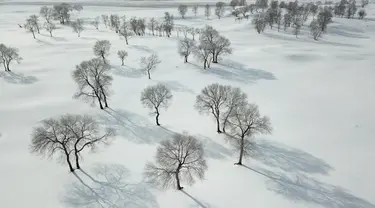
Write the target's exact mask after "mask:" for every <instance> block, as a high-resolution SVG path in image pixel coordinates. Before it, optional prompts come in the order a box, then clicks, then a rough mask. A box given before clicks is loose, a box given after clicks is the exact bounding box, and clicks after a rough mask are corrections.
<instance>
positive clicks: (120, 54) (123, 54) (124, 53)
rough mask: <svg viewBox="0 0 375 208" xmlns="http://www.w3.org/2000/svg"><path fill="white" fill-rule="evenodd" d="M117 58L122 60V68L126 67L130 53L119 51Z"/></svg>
mask: <svg viewBox="0 0 375 208" xmlns="http://www.w3.org/2000/svg"><path fill="white" fill-rule="evenodd" d="M117 56H118V57H119V58H120V60H121V66H124V60H125V58H126V57H127V56H128V52H126V51H124V50H119V51H118V52H117Z"/></svg>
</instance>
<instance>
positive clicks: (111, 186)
mask: <svg viewBox="0 0 375 208" xmlns="http://www.w3.org/2000/svg"><path fill="white" fill-rule="evenodd" d="M92 172H93V175H90V174H89V173H87V172H86V171H84V170H77V171H76V172H75V173H74V175H75V177H76V178H77V180H78V181H77V182H74V183H73V184H72V185H71V186H69V188H68V190H67V192H66V195H65V197H64V198H63V200H62V202H63V203H64V204H65V205H66V206H68V207H77V208H79V207H82V208H83V207H85V208H87V207H90V208H96V207H98V208H123V207H130V208H136V207H137V208H154V207H159V206H158V203H157V202H156V199H155V197H154V196H153V194H152V193H151V192H150V191H148V188H147V186H145V185H143V184H141V183H138V184H132V183H129V182H128V181H127V180H126V179H127V178H128V177H129V176H130V175H129V171H128V170H127V169H126V168H125V167H124V166H122V165H113V164H112V165H105V164H98V165H96V166H95V167H94V169H93V170H92Z"/></svg>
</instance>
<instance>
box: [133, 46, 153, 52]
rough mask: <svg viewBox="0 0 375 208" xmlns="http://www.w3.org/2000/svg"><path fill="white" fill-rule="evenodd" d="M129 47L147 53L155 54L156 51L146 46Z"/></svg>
mask: <svg viewBox="0 0 375 208" xmlns="http://www.w3.org/2000/svg"><path fill="white" fill-rule="evenodd" d="M129 47H130V48H133V49H136V50H139V51H142V52H146V53H155V51H154V50H152V49H151V48H149V47H147V46H144V45H131V46H129Z"/></svg>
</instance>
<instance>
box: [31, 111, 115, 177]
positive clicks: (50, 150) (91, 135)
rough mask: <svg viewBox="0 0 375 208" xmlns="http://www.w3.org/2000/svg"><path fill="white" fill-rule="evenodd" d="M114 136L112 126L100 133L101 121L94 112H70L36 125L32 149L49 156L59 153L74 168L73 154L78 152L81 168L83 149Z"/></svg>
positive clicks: (76, 154)
mask: <svg viewBox="0 0 375 208" xmlns="http://www.w3.org/2000/svg"><path fill="white" fill-rule="evenodd" d="M112 136H114V131H113V130H112V129H106V131H105V134H100V129H99V125H98V123H97V122H96V121H95V120H94V118H92V117H90V116H86V115H85V116H80V115H71V114H67V115H63V116H61V117H60V118H58V119H54V118H50V119H45V120H43V121H42V122H41V125H40V126H39V127H36V128H34V130H33V133H32V139H31V145H30V150H31V152H33V153H37V154H40V155H43V156H48V157H52V156H53V155H55V154H59V156H60V158H61V159H63V158H65V161H66V162H67V163H68V166H69V170H70V171H71V172H73V171H74V168H73V166H72V162H71V157H72V155H74V156H75V161H76V168H77V169H80V165H79V159H80V158H81V155H80V153H81V152H82V151H83V150H84V149H87V148H89V149H91V150H94V149H95V148H96V146H97V145H98V144H99V143H104V144H105V143H107V141H108V139H109V138H110V137H112Z"/></svg>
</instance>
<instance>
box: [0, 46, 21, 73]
mask: <svg viewBox="0 0 375 208" xmlns="http://www.w3.org/2000/svg"><path fill="white" fill-rule="evenodd" d="M21 60H22V57H21V56H20V55H19V53H18V49H17V48H13V47H7V46H6V45H4V44H3V43H0V64H3V66H4V70H5V71H6V72H10V64H11V63H12V61H16V62H17V63H19V62H20V61H21Z"/></svg>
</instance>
